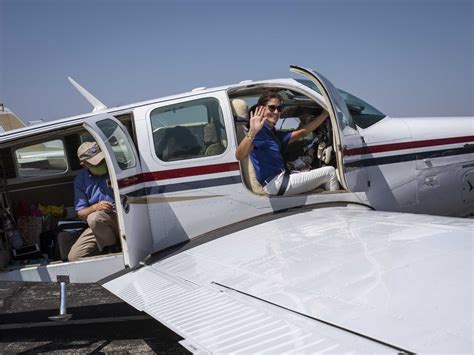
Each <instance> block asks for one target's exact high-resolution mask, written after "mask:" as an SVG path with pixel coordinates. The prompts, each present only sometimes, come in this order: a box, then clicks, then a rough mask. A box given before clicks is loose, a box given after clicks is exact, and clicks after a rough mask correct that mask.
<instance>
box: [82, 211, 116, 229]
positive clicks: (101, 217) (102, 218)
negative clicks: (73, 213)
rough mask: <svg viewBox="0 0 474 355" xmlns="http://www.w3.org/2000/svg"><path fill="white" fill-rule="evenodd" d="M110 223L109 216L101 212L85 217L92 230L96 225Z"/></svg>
mask: <svg viewBox="0 0 474 355" xmlns="http://www.w3.org/2000/svg"><path fill="white" fill-rule="evenodd" d="M110 221H111V219H110V216H109V215H108V214H107V213H105V212H102V211H96V212H92V213H91V214H89V215H88V216H87V224H88V225H89V227H90V228H92V229H94V228H95V227H96V226H97V224H99V223H101V224H109V223H110Z"/></svg>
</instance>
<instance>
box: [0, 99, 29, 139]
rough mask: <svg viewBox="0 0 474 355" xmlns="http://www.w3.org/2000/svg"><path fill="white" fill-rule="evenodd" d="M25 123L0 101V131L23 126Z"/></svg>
mask: <svg viewBox="0 0 474 355" xmlns="http://www.w3.org/2000/svg"><path fill="white" fill-rule="evenodd" d="M25 126H26V125H25V123H24V122H23V121H22V120H21V119H20V118H19V117H18V116H17V115H15V114H14V113H13V112H12V111H10V110H9V109H8V108H7V107H5V105H4V104H1V103H0V133H2V132H6V131H10V130H12V129H19V128H23V127H25Z"/></svg>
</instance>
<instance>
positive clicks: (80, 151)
mask: <svg viewBox="0 0 474 355" xmlns="http://www.w3.org/2000/svg"><path fill="white" fill-rule="evenodd" d="M77 156H78V158H79V160H80V161H81V162H86V163H88V164H90V165H93V166H96V165H99V163H100V162H101V161H102V160H103V159H104V158H105V156H104V153H102V151H101V150H100V148H99V145H98V144H97V143H96V142H84V143H82V144H81V145H80V146H79V148H77Z"/></svg>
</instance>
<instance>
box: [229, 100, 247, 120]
mask: <svg viewBox="0 0 474 355" xmlns="http://www.w3.org/2000/svg"><path fill="white" fill-rule="evenodd" d="M230 104H231V106H232V113H233V114H234V116H235V117H236V119H237V120H238V121H239V119H240V120H241V121H244V120H246V121H248V119H249V107H248V105H247V103H246V102H245V101H244V100H242V99H232V100H231V101H230Z"/></svg>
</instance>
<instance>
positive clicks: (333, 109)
mask: <svg viewBox="0 0 474 355" xmlns="http://www.w3.org/2000/svg"><path fill="white" fill-rule="evenodd" d="M290 71H292V72H294V73H299V74H302V75H304V76H305V77H307V78H308V79H310V80H311V81H312V82H314V83H315V84H316V86H317V87H318V88H319V90H320V91H321V94H322V95H323V96H324V98H325V99H326V102H327V106H328V112H329V115H330V116H331V121H332V122H336V125H337V129H338V133H339V134H335V139H336V142H335V144H336V147H337V150H338V151H339V152H340V154H338V155H339V156H341V155H342V162H341V161H340V159H339V158H338V168H339V169H340V172H342V173H343V175H344V177H345V182H344V181H341V183H342V184H344V183H345V184H346V187H347V188H348V189H349V190H350V191H352V192H357V191H366V190H367V188H368V186H369V180H368V175H367V170H366V169H359V168H354V164H353V163H354V162H356V161H359V160H361V152H362V151H363V150H362V149H361V148H362V147H363V145H364V140H363V138H362V136H361V135H360V134H359V132H358V131H357V127H356V125H355V123H354V121H353V119H352V116H351V114H350V113H349V110H348V108H347V105H346V103H345V102H344V99H343V98H342V97H341V95H340V94H339V91H338V90H337V89H336V87H335V86H334V85H333V84H332V83H331V82H330V81H329V80H328V79H326V78H325V77H324V76H323V75H321V74H319V73H318V72H316V71H314V70H312V69H307V68H303V67H299V66H296V65H291V66H290Z"/></svg>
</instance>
